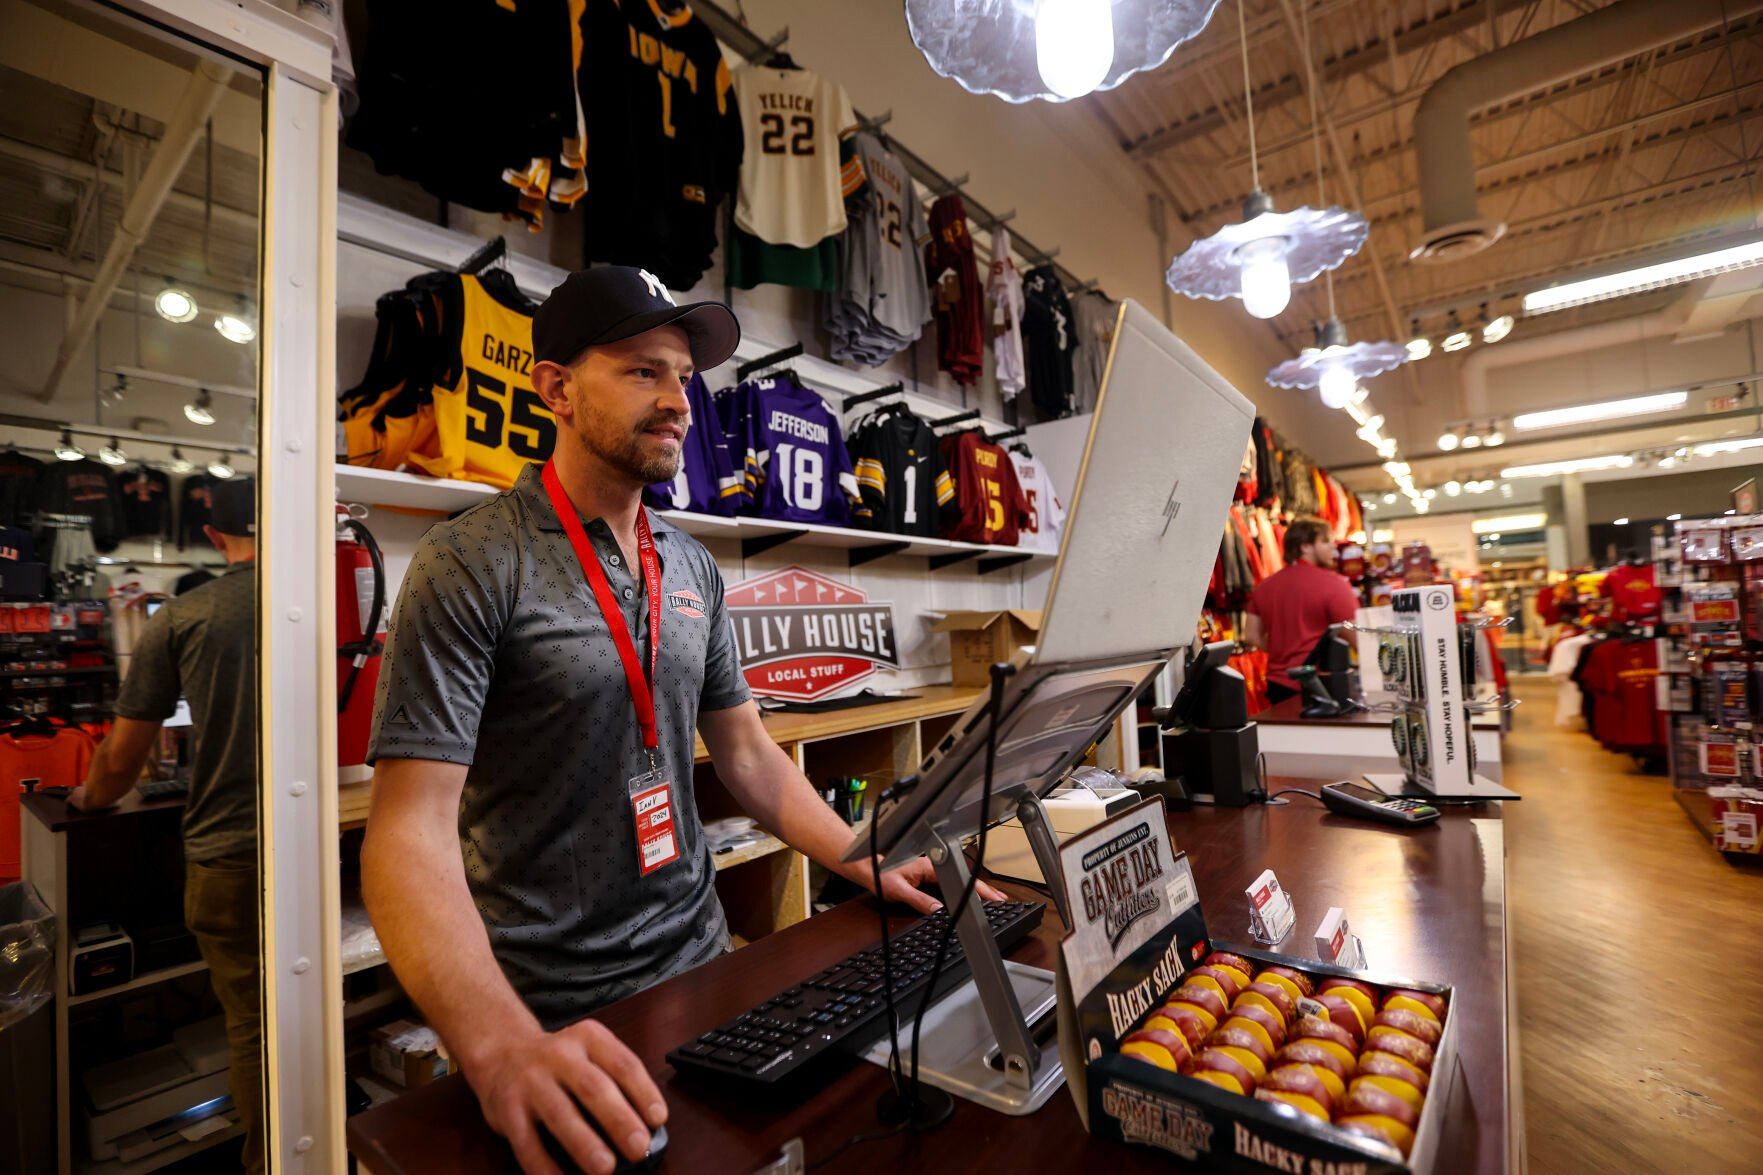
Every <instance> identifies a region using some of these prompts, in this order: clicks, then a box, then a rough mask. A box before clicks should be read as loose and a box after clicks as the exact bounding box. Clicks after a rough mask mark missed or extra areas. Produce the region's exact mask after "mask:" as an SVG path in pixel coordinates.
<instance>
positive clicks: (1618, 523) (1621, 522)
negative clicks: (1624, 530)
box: [1613, 518, 1628, 526]
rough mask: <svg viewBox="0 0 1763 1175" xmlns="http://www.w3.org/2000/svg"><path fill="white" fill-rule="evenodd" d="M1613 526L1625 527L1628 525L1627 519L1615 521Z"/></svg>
mask: <svg viewBox="0 0 1763 1175" xmlns="http://www.w3.org/2000/svg"><path fill="white" fill-rule="evenodd" d="M1613 525H1616V526H1627V525H1628V519H1626V518H1618V519H1617V520H1616V521H1615V523H1614V524H1613Z"/></svg>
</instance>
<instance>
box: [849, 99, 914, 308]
mask: <svg viewBox="0 0 1763 1175" xmlns="http://www.w3.org/2000/svg"><path fill="white" fill-rule="evenodd" d="M852 145H853V149H854V151H855V153H856V156H857V161H858V163H859V165H860V166H861V168H862V171H863V179H864V181H865V185H866V186H865V189H864V190H863V192H862V193H860V194H859V197H858V200H857V203H860V204H861V205H862V206H863V212H862V213H861V215H860V217H859V227H861V229H862V231H863V235H864V245H865V251H866V253H867V262H866V266H865V269H866V273H867V276H868V279H869V280H868V287H869V289H868V293H869V314H870V318H871V319H872V321H874V322H875V323H876V324H877V325H878V326H880V327H881V328H883V329H884V330H887V331H889V332H891V333H892V334H894V335H897V336H899V337H900V338H903V339H916V338H917V337H918V336H919V334H920V333H921V332H922V331H923V330H924V324H925V323H927V322H929V321H930V317H931V312H930V288H929V287H928V286H927V285H926V284H925V280H924V255H923V253H921V252H920V250H921V249H922V248H923V247H924V243H925V242H926V241H927V240H929V239H930V222H929V221H928V220H926V219H925V215H924V205H923V204H922V203H920V202H919V199H918V189H916V188H915V187H913V185H912V177H911V176H910V175H909V174H907V171H906V165H905V164H903V163H901V162H900V160H899V157H898V156H896V155H895V154H894V153H893V152H892V151H889V150H888V149H887V148H886V147H884V146H882V143H881V140H879V139H877V138H876V137H875V136H874V135H871V134H867V133H865V134H860V135H857V136H856V137H855V138H854V139H853V140H852Z"/></svg>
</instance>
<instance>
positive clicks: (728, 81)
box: [578, 0, 742, 290]
mask: <svg viewBox="0 0 1763 1175" xmlns="http://www.w3.org/2000/svg"><path fill="white" fill-rule="evenodd" d="M582 29H583V33H584V39H585V49H584V54H583V57H582V66H581V71H580V74H579V79H580V80H579V85H578V89H579V91H580V93H581V98H582V107H583V109H584V110H585V111H586V112H587V122H588V144H589V149H588V160H587V178H588V194H587V198H586V201H585V207H586V209H587V213H588V223H587V227H586V254H585V255H586V259H587V260H588V261H589V262H601V261H603V262H609V263H611V264H614V265H635V266H641V267H642V268H644V269H647V270H649V272H651V273H653V274H655V275H656V276H658V277H659V278H661V280H662V281H663V282H665V283H666V284H667V286H668V288H670V289H675V290H687V289H690V288H691V287H692V286H694V285H696V284H697V281H698V279H699V278H700V277H701V276H702V275H703V273H704V271H705V270H706V269H708V268H709V267H710V262H711V255H712V253H713V252H714V250H715V248H716V210H717V208H718V207H719V206H720V204H721V202H722V199H723V197H724V196H726V195H728V194H729V193H730V192H732V191H733V190H734V187H735V183H736V180H737V177H738V176H739V174H740V166H741V152H742V136H741V119H740V114H739V112H738V111H737V110H736V108H735V95H734V83H733V79H732V77H731V75H730V73H729V68H728V65H727V63H726V62H725V61H724V60H723V56H722V49H721V47H720V46H718V44H717V42H716V37H715V36H714V35H713V34H712V33H711V32H710V29H709V28H708V27H707V26H706V25H705V24H704V22H703V21H701V20H699V19H698V18H697V17H696V16H694V15H693V14H692V10H691V9H690V8H689V7H687V6H686V4H685V3H684V2H683V0H588V3H587V11H586V14H585V15H584V17H583V18H582Z"/></svg>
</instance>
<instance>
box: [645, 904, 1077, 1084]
mask: <svg viewBox="0 0 1763 1175" xmlns="http://www.w3.org/2000/svg"><path fill="white" fill-rule="evenodd" d="M985 911H986V919H987V921H989V922H990V923H991V926H992V937H993V938H994V939H996V940H997V943H998V949H999V950H1000V951H1007V950H1009V949H1010V948H1011V947H1013V946H1015V945H1016V944H1017V943H1019V942H1021V941H1022V940H1023V939H1025V938H1027V937H1028V935H1029V933H1030V932H1031V931H1033V930H1034V928H1035V927H1036V926H1039V925H1040V923H1041V916H1042V914H1044V913H1045V912H1046V907H1045V906H1043V905H1041V904H1040V903H1039V902H986V903H985ZM948 925H949V914H948V911H947V910H943V911H939V912H937V913H935V914H932V915H931V916H930V917H928V918H923V919H921V920H919V922H918V923H917V924H916V925H914V926H913V927H911V929H909V930H907V931H905V932H904V933H902V934H898V935H890V936H889V938H888V952H889V954H890V955H891V956H892V959H893V973H894V1010H895V1014H896V1015H898V1016H899V1018H900V1023H901V1025H902V1026H903V1027H907V1028H909V1027H910V1024H911V1019H912V1016H913V1014H914V1013H916V1012H917V1010H918V1001H919V1000H920V999H922V998H923V995H924V987H925V984H927V983H929V982H930V969H931V964H932V963H934V962H935V961H936V957H937V946H938V945H939V944H940V943H941V942H942V939H943V932H944V930H945V929H947V927H948ZM967 976H968V967H967V957H966V954H965V953H964V952H963V951H962V949H961V939H960V936H959V935H956V936H953V937H951V938H950V940H949V953H948V955H947V956H946V957H945V958H944V960H943V971H942V974H941V975H940V976H938V978H937V987H936V991H937V994H938V995H941V994H943V993H944V992H946V991H948V990H950V989H951V988H954V987H957V986H959V985H960V984H962V983H964V982H966V980H967ZM887 1030H888V1024H887V1004H886V1000H885V997H884V996H883V993H882V949H881V944H880V943H879V942H878V943H877V944H876V945H875V946H873V947H870V948H869V949H868V950H866V951H859V952H858V953H857V954H855V955H852V956H851V957H850V958H848V959H846V960H844V961H843V962H841V963H838V964H836V965H835V966H832V967H828V968H827V969H826V970H825V971H822V972H820V973H818V974H815V975H810V976H809V977H808V978H806V979H804V980H803V981H802V982H801V983H799V984H797V985H796V986H795V987H790V988H786V989H785V990H783V991H781V992H779V993H778V994H777V995H775V996H773V997H772V998H771V999H769V1000H766V1001H765V1002H764V1003H762V1004H760V1005H759V1006H758V1007H756V1008H754V1009H753V1010H752V1011H750V1012H745V1013H743V1014H741V1015H739V1016H736V1017H735V1018H734V1019H733V1020H730V1021H729V1022H728V1023H726V1024H721V1025H718V1026H717V1027H716V1028H713V1029H712V1030H710V1031H709V1032H706V1033H705V1034H704V1035H702V1036H700V1037H698V1038H697V1039H696V1040H690V1041H687V1042H686V1043H685V1044H682V1045H680V1046H679V1047H678V1048H676V1049H674V1050H673V1051H672V1052H670V1053H668V1054H667V1059H668V1060H669V1061H670V1062H672V1064H673V1067H674V1068H675V1069H678V1070H682V1071H686V1070H695V1071H698V1072H702V1073H713V1074H716V1075H718V1076H721V1077H732V1078H737V1079H740V1080H742V1081H747V1082H759V1083H761V1084H765V1085H773V1084H776V1083H778V1082H780V1081H782V1080H784V1079H785V1078H787V1077H789V1076H791V1075H792V1074H794V1073H796V1072H797V1071H798V1070H800V1069H801V1068H802V1067H803V1066H804V1065H808V1064H812V1063H813V1062H814V1061H816V1060H818V1059H819V1058H821V1057H823V1056H826V1055H828V1054H831V1053H835V1052H836V1053H842V1054H851V1053H856V1052H861V1051H862V1050H864V1049H866V1048H868V1047H869V1046H870V1045H871V1044H872V1043H874V1042H875V1041H876V1040H878V1039H880V1038H881V1036H882V1034H883V1033H885V1032H887Z"/></svg>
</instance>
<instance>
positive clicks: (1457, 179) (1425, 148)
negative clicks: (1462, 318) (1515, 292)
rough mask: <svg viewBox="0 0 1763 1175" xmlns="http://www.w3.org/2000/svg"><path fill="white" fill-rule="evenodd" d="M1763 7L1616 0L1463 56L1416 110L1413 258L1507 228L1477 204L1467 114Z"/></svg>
mask: <svg viewBox="0 0 1763 1175" xmlns="http://www.w3.org/2000/svg"><path fill="white" fill-rule="evenodd" d="M1760 10H1763V0H1619V2H1618V3H1615V4H1612V5H1610V6H1609V7H1608V8H1600V9H1598V10H1597V11H1595V12H1592V13H1590V14H1589V15H1586V16H1583V17H1580V18H1579V19H1578V20H1574V21H1569V22H1568V23H1566V24H1562V25H1556V26H1555V27H1554V28H1551V29H1546V30H1544V31H1543V32H1540V33H1538V34H1537V35H1536V36H1534V37H1527V38H1525V39H1524V40H1522V41H1516V42H1514V43H1512V44H1510V45H1507V46H1506V47H1505V48H1503V49H1498V50H1495V51H1494V52H1492V53H1488V54H1485V55H1483V56H1480V57H1476V58H1473V59H1472V60H1469V61H1466V62H1464V63H1463V64H1461V65H1459V66H1457V67H1456V68H1454V69H1452V70H1450V71H1449V72H1447V73H1446V74H1445V75H1444V76H1442V77H1440V78H1439V80H1438V81H1436V82H1434V83H1433V84H1432V86H1431V87H1430V88H1429V89H1428V90H1427V91H1426V93H1425V94H1424V95H1422V96H1421V99H1420V105H1419V108H1418V109H1417V110H1416V111H1415V114H1414V147H1415V153H1416V154H1417V156H1418V158H1419V171H1420V175H1419V179H1420V206H1421V216H1422V226H1421V239H1420V244H1419V245H1418V246H1417V247H1416V248H1415V249H1414V251H1413V253H1412V254H1410V256H1411V257H1412V259H1413V260H1415V261H1435V262H1436V261H1451V260H1454V259H1457V258H1460V257H1466V256H1469V255H1470V254H1473V253H1479V252H1481V251H1482V250H1483V249H1486V248H1487V247H1488V246H1489V245H1492V244H1493V243H1494V242H1495V241H1497V240H1499V239H1500V236H1501V234H1503V233H1504V232H1505V228H1506V226H1505V225H1504V224H1502V223H1501V222H1499V221H1497V220H1487V219H1483V218H1482V217H1481V216H1480V215H1479V213H1478V210H1477V206H1476V198H1475V159H1474V155H1473V153H1472V152H1471V150H1470V144H1469V116H1470V115H1471V114H1473V113H1475V112H1476V111H1479V110H1484V109H1486V108H1487V107H1489V106H1494V105H1497V104H1499V103H1501V102H1506V101H1509V100H1511V99H1513V98H1518V97H1522V96H1523V95H1526V94H1533V93H1536V92H1537V91H1539V90H1544V89H1547V88H1549V87H1551V86H1555V85H1559V84H1561V83H1563V82H1566V81H1569V80H1571V79H1573V78H1576V77H1580V76H1582V75H1584V74H1588V73H1592V72H1594V71H1596V70H1599V69H1603V68H1605V67H1608V66H1611V65H1615V64H1617V63H1618V62H1621V61H1624V60H1626V59H1628V58H1630V57H1633V56H1635V55H1636V54H1639V53H1644V52H1646V51H1647V50H1649V49H1656V48H1658V47H1659V46H1661V45H1669V44H1671V43H1673V42H1675V41H1679V40H1682V39H1684V38H1687V37H1694V36H1696V35H1697V34H1700V33H1703V32H1706V31H1707V30H1709V29H1713V28H1720V27H1722V26H1723V25H1724V24H1725V22H1727V21H1729V20H1733V19H1736V18H1738V17H1742V16H1748V15H1751V14H1753V13H1756V12H1758V11H1760Z"/></svg>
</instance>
